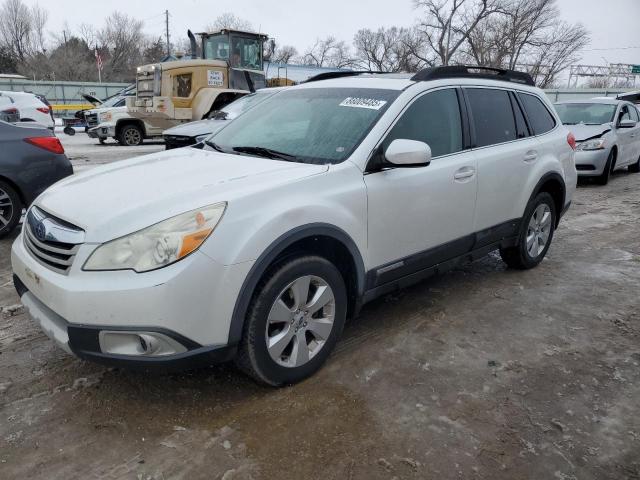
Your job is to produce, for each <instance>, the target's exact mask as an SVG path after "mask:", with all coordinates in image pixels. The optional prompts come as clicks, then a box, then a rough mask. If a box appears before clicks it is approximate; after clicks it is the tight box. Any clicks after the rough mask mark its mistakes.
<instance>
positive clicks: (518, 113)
mask: <svg viewBox="0 0 640 480" xmlns="http://www.w3.org/2000/svg"><path fill="white" fill-rule="evenodd" d="M510 97H511V106H512V107H513V115H514V117H515V119H516V134H517V136H518V138H525V137H528V136H529V129H528V128H527V122H526V120H525V119H524V114H523V113H522V108H521V107H520V104H519V103H518V100H517V99H516V96H515V93H514V92H511V94H510Z"/></svg>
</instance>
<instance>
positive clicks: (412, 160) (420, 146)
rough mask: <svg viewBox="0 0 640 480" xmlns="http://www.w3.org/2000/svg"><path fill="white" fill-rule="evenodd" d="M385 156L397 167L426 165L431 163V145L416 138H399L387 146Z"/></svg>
mask: <svg viewBox="0 0 640 480" xmlns="http://www.w3.org/2000/svg"><path fill="white" fill-rule="evenodd" d="M384 157H385V159H386V160H387V162H389V163H391V164H393V165H395V166H397V167H426V166H427V165H429V164H430V163H431V147H429V145H427V144H426V143H424V142H418V141H416V140H405V139H397V140H394V141H393V142H391V145H389V146H388V147H387V151H386V152H384Z"/></svg>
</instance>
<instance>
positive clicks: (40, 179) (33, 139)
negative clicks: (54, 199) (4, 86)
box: [0, 122, 73, 256]
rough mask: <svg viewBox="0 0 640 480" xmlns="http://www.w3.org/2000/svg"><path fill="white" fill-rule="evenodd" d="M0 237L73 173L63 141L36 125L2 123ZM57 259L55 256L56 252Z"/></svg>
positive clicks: (0, 143) (0, 129) (0, 141)
mask: <svg viewBox="0 0 640 480" xmlns="http://www.w3.org/2000/svg"><path fill="white" fill-rule="evenodd" d="M0 149H1V150H2V152H3V154H2V155H1V156H0V238H2V237H4V236H6V235H8V234H9V233H10V232H11V231H12V230H13V229H14V228H15V227H16V225H17V224H18V222H19V221H20V217H21V215H22V209H23V208H25V207H28V206H29V204H30V203H31V202H32V201H33V200H34V199H35V198H36V197H37V196H38V195H40V194H41V193H42V192H43V191H44V190H45V189H46V188H47V187H49V186H50V185H52V184H54V183H55V182H57V181H58V180H61V179H62V178H64V177H67V176H69V175H71V174H72V173H73V168H72V167H71V163H70V162H69V160H68V159H67V157H66V156H65V154H64V148H63V147H62V144H61V143H60V140H58V138H56V137H55V136H54V135H53V133H52V132H51V130H49V129H48V128H46V127H43V126H41V125H37V124H34V123H18V124H9V123H5V122H0ZM54 256H55V253H54Z"/></svg>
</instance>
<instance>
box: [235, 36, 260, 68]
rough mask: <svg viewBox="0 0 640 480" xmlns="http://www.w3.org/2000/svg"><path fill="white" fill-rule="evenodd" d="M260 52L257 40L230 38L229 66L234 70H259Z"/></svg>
mask: <svg viewBox="0 0 640 480" xmlns="http://www.w3.org/2000/svg"><path fill="white" fill-rule="evenodd" d="M261 56H262V51H261V49H260V41H259V40H258V39H257V38H245V37H239V36H235V35H234V36H232V37H231V57H230V59H229V64H230V65H231V66H232V67H235V68H248V69H251V70H260V69H261V65H262V61H261V60H262V57H261Z"/></svg>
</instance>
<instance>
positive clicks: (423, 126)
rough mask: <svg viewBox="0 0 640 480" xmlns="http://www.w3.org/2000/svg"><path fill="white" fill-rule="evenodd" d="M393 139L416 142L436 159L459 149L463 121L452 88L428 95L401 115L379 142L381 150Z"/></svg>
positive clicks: (419, 99)
mask: <svg viewBox="0 0 640 480" xmlns="http://www.w3.org/2000/svg"><path fill="white" fill-rule="evenodd" d="M396 139H406V140H417V141H420V142H424V143H426V144H428V145H429V147H431V156H432V157H439V156H441V155H447V154H450V153H455V152H459V151H460V150H462V148H463V147H462V120H461V116H460V106H459V104H458V96H457V95H456V91H455V90H454V89H450V88H449V89H445V90H437V91H435V92H431V93H427V94H425V95H423V96H421V97H420V98H418V99H417V100H416V101H415V102H413V103H412V104H411V105H410V106H409V108H407V110H406V111H405V112H404V113H403V114H402V116H401V117H400V119H399V120H398V121H397V122H396V124H395V125H394V126H393V128H392V129H391V131H390V132H389V135H387V137H386V138H385V140H384V142H382V151H383V152H384V151H386V150H387V147H388V146H389V145H390V144H391V142H393V141H394V140H396Z"/></svg>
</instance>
